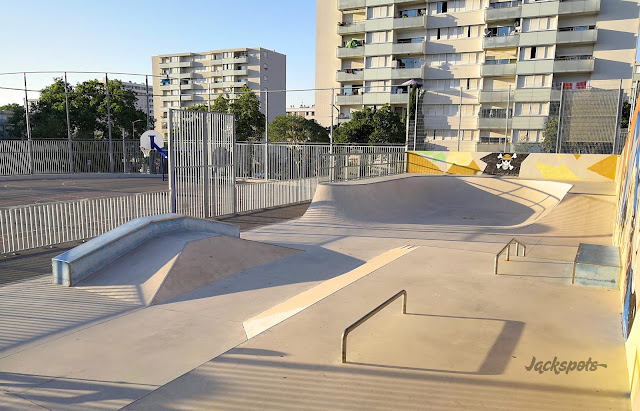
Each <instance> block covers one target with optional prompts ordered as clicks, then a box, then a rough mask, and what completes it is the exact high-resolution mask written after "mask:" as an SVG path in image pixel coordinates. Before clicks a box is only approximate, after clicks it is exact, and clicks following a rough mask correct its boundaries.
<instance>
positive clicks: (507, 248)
mask: <svg viewBox="0 0 640 411" xmlns="http://www.w3.org/2000/svg"><path fill="white" fill-rule="evenodd" d="M511 244H515V245H516V256H517V255H520V246H522V256H523V257H526V254H527V246H526V245H524V244H522V243H521V242H520V241H518V240H516V239H515V238H512V239H511V241H509V242H508V243H507V245H505V246H504V247H502V250H500V251H499V252H498V254H496V258H495V260H494V264H493V273H494V274H496V275H497V274H498V260H499V259H500V255H501V254H502V253H504V252H505V251H506V252H507V258H505V259H504V260H505V261H509V254H510V251H511Z"/></svg>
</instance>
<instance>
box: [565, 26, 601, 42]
mask: <svg viewBox="0 0 640 411" xmlns="http://www.w3.org/2000/svg"><path fill="white" fill-rule="evenodd" d="M596 41H598V29H597V28H593V29H590V30H571V31H558V35H557V39H556V43H558V44H593V43H595V42H596Z"/></svg>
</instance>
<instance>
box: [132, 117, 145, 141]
mask: <svg viewBox="0 0 640 411" xmlns="http://www.w3.org/2000/svg"><path fill="white" fill-rule="evenodd" d="M138 121H144V120H135V121H133V122H131V138H132V139H135V138H136V123H137V122H138Z"/></svg>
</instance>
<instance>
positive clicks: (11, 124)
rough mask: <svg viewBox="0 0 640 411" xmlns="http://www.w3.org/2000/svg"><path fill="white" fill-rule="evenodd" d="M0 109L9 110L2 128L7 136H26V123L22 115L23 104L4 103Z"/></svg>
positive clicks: (22, 137) (21, 137)
mask: <svg viewBox="0 0 640 411" xmlns="http://www.w3.org/2000/svg"><path fill="white" fill-rule="evenodd" d="M0 110H7V111H11V115H10V116H9V118H8V119H7V123H6V126H5V127H6V128H5V130H4V134H5V137H7V138H20V139H24V138H27V123H26V120H25V117H24V106H21V105H20V104H15V103H12V104H6V105H4V106H1V107H0Z"/></svg>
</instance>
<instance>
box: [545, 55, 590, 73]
mask: <svg viewBox="0 0 640 411" xmlns="http://www.w3.org/2000/svg"><path fill="white" fill-rule="evenodd" d="M577 57H579V58H568V59H564V58H562V57H560V58H556V61H555V62H554V64H553V72H554V73H591V72H592V71H593V68H594V66H595V59H594V58H593V57H591V56H585V57H582V56H577Z"/></svg>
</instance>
